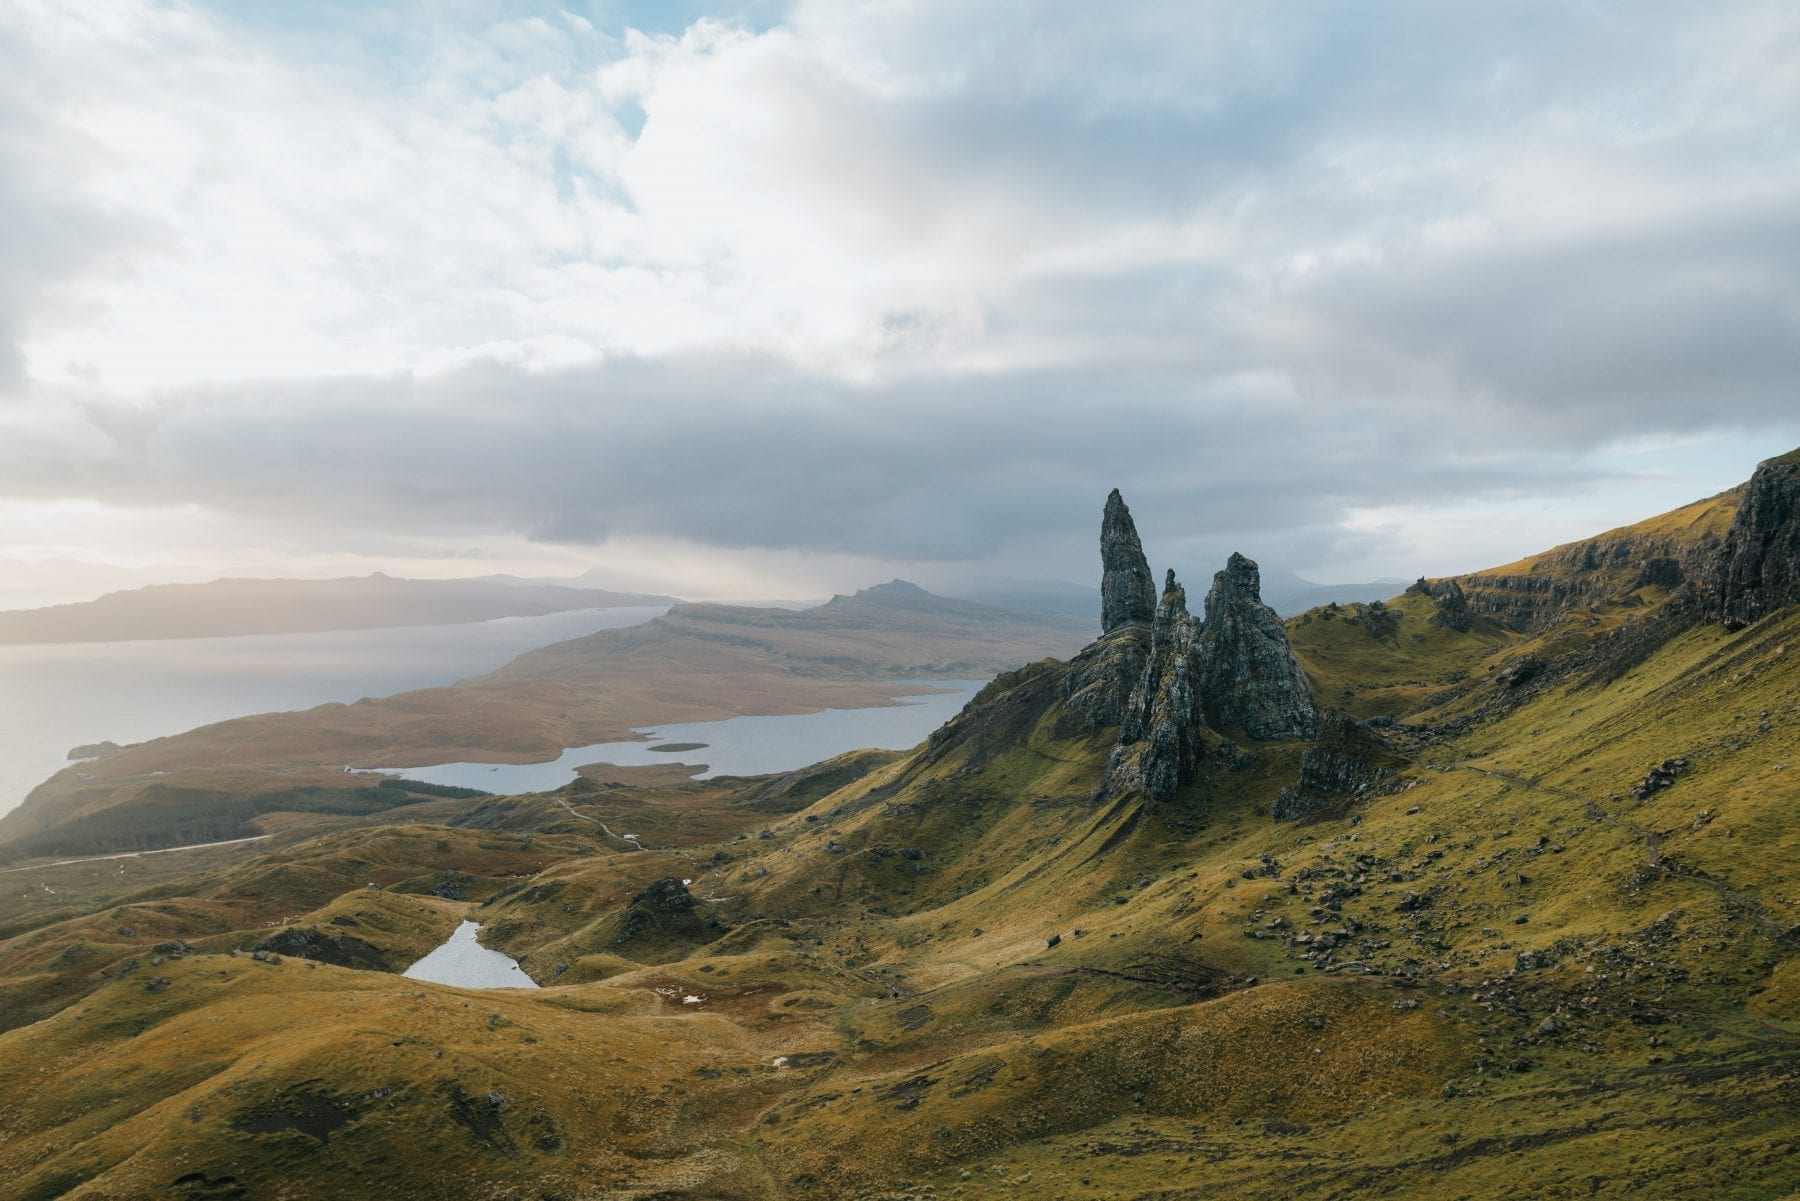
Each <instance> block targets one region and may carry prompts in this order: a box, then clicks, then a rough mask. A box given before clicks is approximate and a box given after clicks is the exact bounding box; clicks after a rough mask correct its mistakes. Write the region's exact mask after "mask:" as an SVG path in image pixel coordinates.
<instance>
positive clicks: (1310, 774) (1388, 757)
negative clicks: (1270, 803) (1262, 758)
mask: <svg viewBox="0 0 1800 1201" xmlns="http://www.w3.org/2000/svg"><path fill="white" fill-rule="evenodd" d="M1398 762H1399V760H1398V758H1397V757H1396V756H1394V755H1393V754H1392V753H1391V752H1390V751H1389V750H1388V749H1387V747H1386V746H1385V745H1384V744H1383V743H1382V741H1381V740H1380V739H1379V738H1377V737H1376V736H1375V734H1374V732H1373V731H1371V730H1370V729H1369V728H1368V727H1367V726H1364V725H1363V724H1362V723H1361V722H1358V721H1357V720H1355V719H1354V718H1350V717H1341V716H1339V715H1338V714H1335V713H1333V714H1328V715H1326V717H1325V718H1324V720H1323V721H1321V722H1320V725H1319V737H1318V741H1317V742H1315V743H1314V744H1313V745H1312V746H1310V747H1308V748H1307V750H1306V753H1305V754H1303V755H1301V756H1300V778H1299V779H1298V780H1297V781H1295V782H1294V783H1292V784H1290V785H1288V786H1287V787H1285V788H1283V789H1282V790H1281V793H1280V795H1279V796H1278V797H1277V798H1276V801H1275V810H1274V812H1275V820H1276V821H1294V820H1297V819H1300V818H1304V817H1313V816H1316V815H1318V814H1321V813H1331V812H1335V811H1337V810H1338V809H1341V808H1342V807H1343V806H1344V805H1346V804H1348V803H1349V802H1351V801H1353V800H1356V799H1358V798H1360V797H1366V796H1368V795H1369V794H1370V793H1371V792H1372V791H1374V790H1375V789H1376V787H1377V786H1378V785H1380V784H1381V783H1382V781H1384V780H1386V779H1388V778H1389V777H1391V776H1392V775H1393V769H1394V767H1395V765H1396V764H1397V763H1398Z"/></svg>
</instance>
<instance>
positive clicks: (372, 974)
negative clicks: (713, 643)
mask: <svg viewBox="0 0 1800 1201" xmlns="http://www.w3.org/2000/svg"><path fill="white" fill-rule="evenodd" d="M1710 520H1711V518H1709V519H1708V521H1710ZM1686 521H1687V519H1678V521H1677V524H1681V522H1686ZM1647 524H1648V523H1647ZM1684 528H1691V529H1699V530H1700V531H1701V533H1699V534H1697V535H1696V536H1697V537H1710V536H1711V531H1710V527H1708V526H1706V524H1705V523H1700V524H1699V525H1695V524H1694V523H1692V522H1688V523H1687V525H1686V526H1685V527H1684ZM1526 574H1529V569H1527V573H1526ZM1590 574H1591V573H1590ZM1683 595H1684V594H1683V593H1682V592H1681V589H1680V586H1679V584H1673V585H1672V584H1665V583H1659V582H1655V581H1646V580H1640V579H1638V578H1637V577H1635V576H1631V575H1630V573H1629V572H1628V571H1624V570H1621V571H1620V572H1618V573H1616V576H1615V583H1614V584H1612V585H1609V586H1608V587H1607V588H1606V589H1590V590H1588V591H1586V592H1580V593H1570V594H1568V595H1566V596H1565V598H1564V602H1565V603H1564V604H1563V606H1562V608H1561V609H1560V610H1559V611H1556V612H1554V613H1552V612H1551V611H1550V610H1549V609H1548V608H1542V607H1540V608H1539V609H1538V610H1537V611H1536V615H1535V616H1534V618H1533V620H1532V622H1530V623H1528V625H1529V628H1523V627H1520V628H1515V627H1514V626H1511V625H1508V624H1506V623H1503V622H1500V621H1498V620H1495V619H1494V618H1492V617H1486V618H1483V619H1481V620H1477V621H1476V622H1474V623H1473V624H1472V625H1470V627H1469V628H1468V629H1467V630H1460V631H1459V630H1456V629H1452V628H1449V627H1446V626H1444V625H1440V624H1436V623H1434V620H1433V619H1434V617H1435V616H1436V608H1435V606H1436V602H1435V601H1434V600H1433V598H1431V597H1429V596H1425V595H1421V594H1418V593H1410V594H1408V595H1405V596H1402V597H1398V598H1395V600H1393V601H1391V602H1388V603H1387V604H1384V605H1382V606H1380V607H1379V608H1376V607H1374V606H1339V607H1338V608H1337V609H1335V610H1331V611H1323V610H1314V611H1312V612H1311V613H1309V614H1305V615H1302V616H1300V617H1297V618H1295V619H1293V620H1292V621H1291V622H1290V623H1289V631H1290V635H1291V638H1292V640H1293V644H1294V648H1295V653H1296V654H1297V656H1298V657H1299V658H1300V660H1301V662H1302V665H1303V666H1304V667H1305V669H1306V671H1307V673H1308V675H1309V677H1310V679H1311V680H1312V682H1313V684H1314V687H1315V691H1316V694H1317V696H1318V697H1319V699H1320V700H1321V702H1322V703H1324V704H1325V705H1326V706H1328V707H1330V708H1332V709H1335V710H1339V711H1342V712H1346V713H1349V714H1351V715H1353V716H1354V715H1360V716H1362V717H1365V718H1370V719H1373V720H1372V721H1371V722H1370V723H1369V724H1368V725H1366V726H1359V727H1356V728H1357V729H1359V730H1362V731H1363V734H1361V735H1359V737H1366V738H1369V739H1373V740H1376V741H1377V742H1378V743H1379V745H1380V747H1381V748H1382V762H1383V764H1384V765H1386V766H1387V774H1385V775H1382V776H1380V777H1379V782H1378V783H1377V784H1376V785H1375V786H1373V787H1370V788H1367V789H1365V790H1363V791H1361V792H1359V793H1357V794H1355V795H1352V796H1347V797H1345V798H1344V799H1343V800H1342V802H1341V803H1340V804H1339V805H1338V806H1337V807H1335V808H1331V809H1327V810H1325V811H1323V812H1322V814H1321V815H1320V816H1317V817H1314V818H1312V819H1309V820H1305V821H1300V822H1291V821H1280V822H1278V821H1275V820H1273V818H1272V817H1271V812H1272V809H1273V808H1274V806H1275V803H1276V801H1277V798H1278V796H1279V794H1280V791H1281V789H1282V788H1283V787H1284V786H1287V785H1291V784H1292V783H1293V782H1294V781H1295V780H1296V778H1297V776H1298V775H1299V773H1300V770H1301V762H1302V757H1303V755H1304V754H1305V753H1306V752H1307V750H1308V747H1309V744H1306V743H1302V742H1298V741H1285V740H1283V741H1272V742H1264V743H1256V742H1251V741H1245V740H1240V741H1239V742H1238V743H1227V742H1226V741H1225V740H1224V739H1222V738H1220V737H1219V736H1217V735H1213V734H1210V733H1209V734H1208V736H1207V740H1206V746H1205V753H1204V758H1203V761H1202V769H1201V772H1200V775H1199V777H1198V778H1197V779H1195V780H1194V781H1193V782H1192V783H1191V784H1189V785H1187V786H1186V787H1185V788H1184V789H1183V790H1182V791H1181V792H1180V793H1179V794H1178V795H1177V796H1176V797H1175V798H1174V799H1173V800H1172V801H1170V802H1168V803H1165V804H1159V805H1149V804H1146V803H1144V802H1143V801H1141V800H1135V799H1132V798H1130V797H1126V798H1123V799H1118V800H1110V801H1106V802H1104V803H1102V802H1097V801H1096V800H1095V795H1096V794H1095V789H1096V785H1098V784H1099V782H1100V780H1101V777H1102V774H1103V772H1104V770H1105V764H1106V758H1107V755H1108V754H1109V752H1110V750H1111V746H1112V732H1111V731H1110V730H1104V729H1103V730H1098V731H1095V732H1092V733H1079V732H1073V733H1072V732H1071V731H1079V730H1082V729H1084V728H1085V727H1084V726H1083V725H1082V723H1081V722H1079V721H1075V720H1073V719H1072V717H1071V714H1070V711H1069V708H1068V704H1069V700H1070V696H1069V692H1068V690H1067V688H1066V686H1065V684H1066V679H1067V677H1066V676H1065V675H1064V674H1063V673H1064V672H1065V670H1066V669H1064V668H1063V667H1062V666H1060V665H1057V664H1052V663H1045V664H1039V665H1036V666H1034V667H1031V668H1027V669H1025V670H1021V671H1017V672H1012V673H1008V674H1007V675H1005V676H1002V677H1001V678H1000V679H998V680H997V681H996V682H995V683H994V684H992V685H990V686H989V688H988V689H986V690H985V691H984V692H983V693H982V694H981V696H979V697H978V698H977V699H976V700H975V701H974V702H973V703H972V704H971V706H970V707H969V709H968V710H967V711H966V712H965V713H964V714H963V715H962V717H960V718H958V719H957V720H956V721H955V722H953V723H951V724H950V725H949V726H947V727H946V728H945V729H944V730H942V731H940V732H939V734H938V735H936V736H934V738H933V739H932V740H931V741H930V742H928V743H927V744H926V745H924V746H922V747H920V748H918V749H917V750H915V751H913V752H910V753H907V754H889V753H866V754H859V755H853V756H847V757H844V758H842V759H840V760H836V761H832V762H828V763H826V764H821V765H819V766H818V767H816V768H813V769H808V770H806V771H802V772H796V773H791V774H790V775H787V776H784V777H778V778H771V779H761V780H745V781H712V782H708V783H706V784H703V785H702V784H681V785H674V786H669V785H658V784H654V783H647V782H642V781H636V782H634V781H631V780H623V781H610V782H601V781H593V780H588V781H580V782H577V783H576V784H573V785H571V786H570V787H569V788H567V789H564V790H563V791H561V792H560V793H557V794H548V795H531V796H523V797H509V798H486V799H471V800H467V801H441V802H438V803H439V804H441V805H443V806H445V808H444V809H443V810H441V811H440V812H439V813H438V814H437V818H438V823H437V824H419V825H413V826H400V827H389V828H384V829H379V830H366V829H365V830H345V831H340V832H337V833H334V834H331V835H328V836H325V837H322V838H318V839H314V840H311V841H307V842H302V843H298V844H296V845H291V846H282V847H278V848H277V849H274V850H271V851H264V852H251V853H247V854H248V857H247V858H245V859H244V860H243V861H242V862H240V863H237V864H230V865H224V866H213V867H210V868H208V869H205V870H201V871H197V872H195V873H193V874H190V875H188V876H186V877H185V878H174V879H162V880H159V881H156V882H155V883H154V884H153V885H152V886H151V887H148V888H136V890H135V891H132V890H131V887H132V886H128V885H125V884H121V885H120V886H119V887H118V890H117V891H116V892H114V893H110V894H109V893H108V892H107V891H106V888H105V886H104V884H103V883H102V882H99V881H94V880H89V881H87V882H86V883H85V884H84V885H83V888H84V892H83V894H82V896H83V900H82V903H81V904H80V905H79V906H78V908H79V909H80V910H81V912H77V913H70V912H67V911H57V912H51V911H49V910H47V909H41V908H40V909H35V910H34V909H31V908H29V907H30V906H33V905H41V902H34V901H29V900H27V899H26V898H24V897H21V898H19V899H17V900H14V899H13V898H11V897H7V898H5V899H4V901H3V902H0V932H5V933H7V934H8V937H7V938H6V939H5V940H4V941H3V942H0V979H3V980H4V987H5V989H6V992H5V1004H6V1006H7V1007H8V1008H7V1009H6V1011H5V1012H6V1013H7V1014H8V1015H9V1016H8V1020H7V1023H6V1024H7V1025H8V1026H10V1027H11V1028H10V1029H9V1030H7V1032H5V1033H3V1034H0V1131H4V1132H5V1133H4V1134H3V1135H0V1170H3V1171H4V1172H5V1173H6V1175H7V1178H8V1179H9V1180H11V1181H13V1182H14V1183H15V1185H16V1189H17V1191H18V1195H20V1196H24V1197H34V1198H37V1197H43V1198H48V1197H61V1196H66V1197H76V1198H83V1197H92V1198H98V1197H136V1196H177V1197H181V1196H191V1197H217V1196H233V1195H240V1196H246V1197H255V1196H265V1195H280V1196H289V1197H333V1196H343V1195H362V1194H364V1193H366V1192H367V1191H368V1190H369V1189H370V1188H371V1187H373V1185H372V1183H371V1182H379V1184H380V1189H381V1192H382V1195H389V1196H395V1197H412V1196H417V1197H426V1196H429V1197H433V1198H460V1197H470V1198H475V1197H481V1198H494V1197H516V1198H528V1197H529V1198H544V1197H561V1198H589V1197H591V1198H651V1197H665V1198H669V1197H688V1198H720V1197H724V1198H827V1197H892V1198H899V1197H909V1198H924V1197H937V1198H950V1197H962V1198H970V1199H974V1198H989V1197H993V1198H998V1197H1021V1196H1054V1197H1071V1198H1096V1199H1097V1198H1114V1197H1162V1198H1177V1197H1179V1198H1187V1197H1194V1198H1199V1197H1216V1196H1282V1197H1308V1198H1342V1197H1349V1196H1356V1197H1364V1196H1369V1197H1381V1196H1391V1197H1407V1198H1418V1197H1445V1198H1450V1197H1499V1196H1509V1195H1514V1194H1523V1195H1528V1196H1543V1197H1592V1196H1597V1197H1624V1196H1634V1197H1635V1196H1656V1197H1694V1198H1742V1199H1750V1198H1784V1197H1789V1196H1791V1195H1792V1193H1793V1190H1794V1188H1795V1187H1796V1182H1797V1179H1800V1178H1797V1177H1796V1173H1795V1167H1794V1164H1795V1162H1796V1152H1797V1151H1800V1125H1797V1123H1796V1122H1795V1119H1794V1118H1793V1114H1794V1113H1795V1112H1796V1108H1795V1107H1796V1104H1797V1103H1800V955H1797V954H1796V951H1797V950H1800V880H1797V879H1796V876H1795V864H1796V863H1800V834H1796V833H1795V831H1794V826H1793V822H1792V821H1791V817H1792V814H1793V811H1794V802H1795V800H1796V797H1797V796H1800V792H1797V791H1796V788H1795V785H1794V783H1793V782H1792V781H1791V780H1790V778H1789V777H1790V776H1791V775H1792V772H1793V770H1794V769H1793V768H1792V767H1791V766H1790V765H1792V764H1793V763H1795V762H1796V757H1797V756H1800V699H1797V698H1800V655H1797V654H1796V653H1794V651H1793V649H1792V648H1795V647H1800V609H1796V608H1793V607H1790V608H1788V609H1786V610H1784V611H1782V612H1780V613H1778V614H1776V615H1775V616H1772V617H1770V618H1767V619H1765V620H1763V621H1761V622H1758V623H1757V624H1755V625H1752V626H1750V627H1749V628H1747V629H1743V630H1741V631H1738V632H1736V633H1727V632H1726V631H1725V630H1724V629H1723V628H1722V627H1721V626H1720V625H1718V624H1717V623H1713V622H1708V621H1705V620H1701V619H1700V618H1699V617H1697V616H1696V615H1695V611H1694V610H1692V609H1690V608H1684V607H1683V606H1684V605H1685V604H1686V601H1684V600H1683V599H1682V598H1683ZM1653 769H1654V770H1653ZM627 825H629V826H630V827H632V828H633V829H634V831H635V832H637V833H639V834H640V837H641V838H642V840H643V842H644V843H645V845H646V846H648V847H649V848H650V849H648V850H634V849H631V848H630V846H629V845H628V844H626V843H624V842H623V841H622V840H620V839H618V838H616V837H609V836H608V835H607V830H612V831H615V832H616V831H618V830H621V829H624V828H625V827H626V826H627ZM57 870H67V869H57ZM4 879H15V880H16V879H18V877H17V876H12V877H0V880H4ZM670 879H673V880H677V881H686V882H687V884H686V886H685V893H686V896H687V897H688V898H691V903H690V901H688V900H682V901H680V903H679V904H675V905H664V904H662V903H661V902H659V901H658V899H657V898H659V897H662V898H667V897H669V896H671V895H677V896H678V895H679V894H680V893H681V891H682V890H681V889H680V888H679V887H673V888H670V887H665V886H664V885H661V884H659V883H658V882H659V881H667V880H670ZM371 884H374V885H379V887H370V885H371ZM659 890H660V891H659ZM464 917H467V918H471V919H473V920H475V921H478V922H480V923H482V927H483V929H482V939H483V941H484V942H486V943H487V944H488V945H490V946H493V947H495V948H497V949H501V950H504V951H506V952H507V953H508V954H511V955H513V956H515V957H516V958H518V959H519V960H520V961H521V963H522V964H523V965H524V966H525V968H526V970H527V971H528V972H530V973H531V974H532V975H533V977H534V978H535V979H537V980H538V982H539V983H541V984H543V985H544V986H545V987H544V988H543V989H542V990H541V991H536V992H469V991H463V990H458V989H453V988H447V987H442V986H437V985H431V984H424V983H419V982H415V981H411V980H406V979H403V978H401V977H399V976H398V975H396V974H395V969H397V968H399V967H402V966H404V964H405V962H407V961H409V957H412V956H415V955H417V954H420V953H422V952H423V950H424V949H425V948H427V947H429V946H431V945H433V944H434V943H435V942H436V941H439V940H441V939H442V938H443V937H444V936H445V935H447V934H448V933H449V931H450V930H451V929H452V928H454V926H455V924H456V923H457V922H458V921H460V920H462V919H463V918H464ZM125 929H128V930H130V931H131V932H132V933H131V934H130V935H129V936H128V935H126V934H125V933H123V932H122V930H125ZM175 938H179V939H181V940H183V942H184V943H185V944H186V945H185V946H182V947H177V948H174V950H173V951H170V950H167V949H164V950H159V949H158V948H159V947H166V944H167V942H168V940H170V939H175ZM352 940H354V941H352ZM257 948H274V950H273V951H272V952H271V951H270V950H267V949H265V950H264V951H263V957H262V958H255V957H253V956H252V955H251V954H246V952H252V951H255V950H256V949H257ZM282 948H286V949H282ZM271 953H272V954H274V956H275V957H276V958H277V959H278V960H279V962H271V961H270V960H269V956H270V954H271ZM132 964H135V965H136V966H135V967H131V966H129V965H132Z"/></svg>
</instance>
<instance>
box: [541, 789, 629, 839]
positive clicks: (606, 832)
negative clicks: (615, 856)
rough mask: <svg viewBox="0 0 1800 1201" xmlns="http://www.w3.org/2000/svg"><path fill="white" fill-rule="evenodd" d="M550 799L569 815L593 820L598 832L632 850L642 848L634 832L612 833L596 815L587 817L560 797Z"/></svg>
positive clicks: (583, 819)
mask: <svg viewBox="0 0 1800 1201" xmlns="http://www.w3.org/2000/svg"><path fill="white" fill-rule="evenodd" d="M550 799H551V800H553V801H555V802H556V803H557V804H559V805H561V806H562V807H563V808H564V809H566V810H568V813H569V816H570V817H579V818H580V819H581V820H582V821H584V822H593V823H594V824H595V825H596V826H599V827H600V833H602V834H604V835H606V836H607V837H608V838H616V839H618V840H619V841H620V842H622V843H624V844H625V845H626V846H628V847H630V848H631V849H632V850H634V851H641V850H643V849H644V844H643V843H641V842H639V841H638V839H637V835H635V834H614V833H613V832H612V827H611V826H608V825H607V824H606V823H605V822H603V821H601V820H600V819H599V818H597V817H589V816H588V815H587V814H585V813H577V812H575V810H574V809H573V808H572V807H571V806H570V805H569V802H567V801H565V800H563V799H562V798H561V797H551V798H550Z"/></svg>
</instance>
